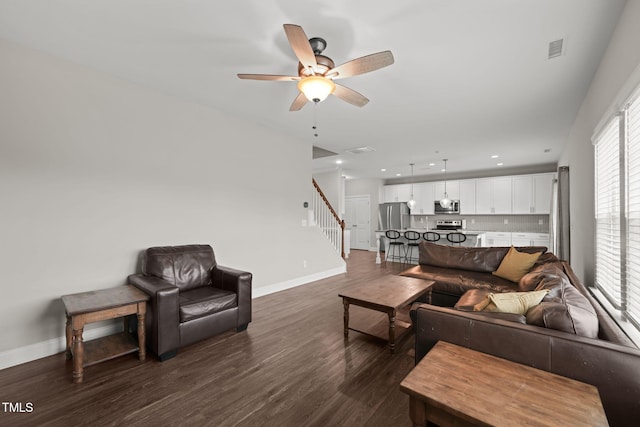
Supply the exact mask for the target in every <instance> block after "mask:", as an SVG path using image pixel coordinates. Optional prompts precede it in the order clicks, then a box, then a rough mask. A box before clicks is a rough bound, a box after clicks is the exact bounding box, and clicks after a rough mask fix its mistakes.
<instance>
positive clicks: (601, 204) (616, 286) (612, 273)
mask: <svg viewBox="0 0 640 427" xmlns="http://www.w3.org/2000/svg"><path fill="white" fill-rule="evenodd" d="M595 168H596V170H595V181H596V182H595V192H596V194H595V202H596V209H595V211H596V212H595V214H596V277H595V282H596V286H597V287H598V288H600V290H601V291H602V292H603V293H604V294H605V295H606V296H607V298H609V299H610V300H611V303H612V304H613V305H614V306H616V307H617V308H620V307H621V303H622V287H621V264H620V258H621V242H620V224H621V215H620V214H621V208H620V124H619V119H618V117H615V118H614V119H612V120H611V121H610V122H609V123H608V124H607V125H606V127H605V128H604V129H603V130H602V132H601V133H600V135H599V136H598V137H597V138H596V140H595Z"/></svg>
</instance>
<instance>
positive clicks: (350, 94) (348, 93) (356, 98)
mask: <svg viewBox="0 0 640 427" xmlns="http://www.w3.org/2000/svg"><path fill="white" fill-rule="evenodd" d="M333 94H334V95H335V96H337V97H338V98H340V99H342V100H343V101H345V102H348V103H349V104H351V105H355V106H356V107H364V106H365V105H367V102H369V100H368V99H367V98H366V97H365V96H364V95H361V94H359V93H358V92H356V91H355V90H353V89H349V88H348V87H346V86H342V85H339V84H336V88H335V90H334V91H333Z"/></svg>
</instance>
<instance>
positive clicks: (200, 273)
mask: <svg viewBox="0 0 640 427" xmlns="http://www.w3.org/2000/svg"><path fill="white" fill-rule="evenodd" d="M215 266H216V258H215V256H214V254H213V249H212V248H211V246H209V245H183V246H158V247H154V248H149V249H147V250H146V251H145V253H144V261H143V269H142V272H143V273H145V274H148V275H151V276H155V277H159V278H161V279H163V280H166V281H167V282H169V283H171V284H172V285H174V286H177V287H178V288H180V290H181V291H183V290H186V289H193V288H196V287H199V286H207V285H210V284H211V270H212V269H213V268H214V267H215Z"/></svg>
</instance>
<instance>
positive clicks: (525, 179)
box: [512, 173, 554, 214]
mask: <svg viewBox="0 0 640 427" xmlns="http://www.w3.org/2000/svg"><path fill="white" fill-rule="evenodd" d="M553 179H554V174H552V173H548V174H535V175H521V176H514V177H513V178H512V189H513V196H512V197H513V201H512V206H513V210H512V213H514V214H548V213H549V212H550V211H551V186H552V184H553Z"/></svg>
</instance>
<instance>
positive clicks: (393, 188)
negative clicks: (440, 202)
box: [384, 184, 415, 203]
mask: <svg viewBox="0 0 640 427" xmlns="http://www.w3.org/2000/svg"><path fill="white" fill-rule="evenodd" d="M414 191H415V184H414ZM414 197H415V195H414ZM410 198H411V184H396V185H385V186H384V202H385V203H388V202H408V201H409V199H410Z"/></svg>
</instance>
